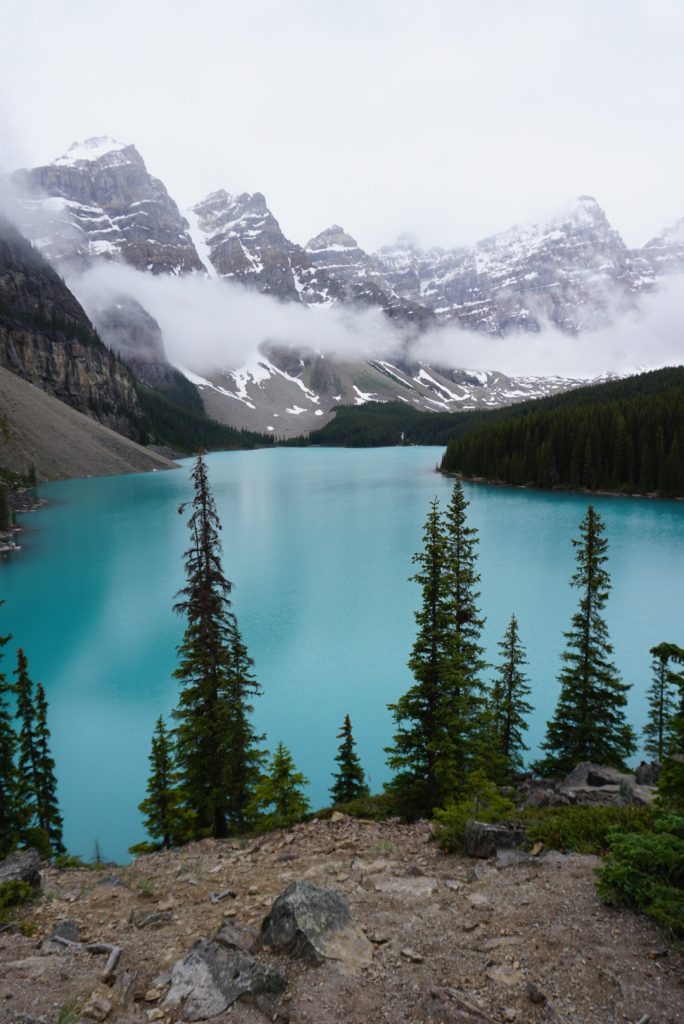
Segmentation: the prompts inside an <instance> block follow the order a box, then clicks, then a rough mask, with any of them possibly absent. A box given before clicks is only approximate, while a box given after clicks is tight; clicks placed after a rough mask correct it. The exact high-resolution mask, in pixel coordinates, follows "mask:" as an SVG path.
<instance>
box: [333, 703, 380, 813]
mask: <svg viewBox="0 0 684 1024" xmlns="http://www.w3.org/2000/svg"><path fill="white" fill-rule="evenodd" d="M337 739H338V740H342V742H341V743H340V745H339V747H338V750H337V756H336V758H335V761H336V762H337V764H338V765H339V771H337V772H336V773H335V774H334V775H333V779H334V783H333V785H332V787H331V789H330V796H331V797H332V799H333V803H336V804H346V803H349V801H350V800H356V799H357V798H358V797H360V796H368V794H369V793H370V790H369V789H368V786H367V785H366V777H365V775H364V772H363V768H362V767H361V762H360V761H359V756H358V754H357V753H356V751H355V750H354V747H355V746H356V743H355V742H354V737H353V736H352V725H351V720H350V718H349V715H345V716H344V723H343V725H342V729H341V731H340V732H339V733H338V734H337Z"/></svg>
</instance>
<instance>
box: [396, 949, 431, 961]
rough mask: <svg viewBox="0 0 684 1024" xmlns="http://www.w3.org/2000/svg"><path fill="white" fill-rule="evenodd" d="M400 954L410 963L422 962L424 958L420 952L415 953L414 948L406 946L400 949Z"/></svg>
mask: <svg viewBox="0 0 684 1024" xmlns="http://www.w3.org/2000/svg"><path fill="white" fill-rule="evenodd" d="M401 955H402V956H404V957H406V959H407V960H410V961H411V963H412V964H422V962H423V960H424V959H425V957H424V956H423V955H422V954H421V953H416V951H415V949H409V948H408V947H406V948H405V949H402V951H401Z"/></svg>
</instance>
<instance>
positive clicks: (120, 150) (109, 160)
mask: <svg viewBox="0 0 684 1024" xmlns="http://www.w3.org/2000/svg"><path fill="white" fill-rule="evenodd" d="M95 162H97V163H103V164H106V165H107V166H116V165H117V164H122V163H139V164H143V159H142V157H141V156H140V153H138V151H137V149H136V148H135V146H132V145H130V144H129V143H126V142H117V140H116V139H112V138H110V137H109V136H108V135H95V136H93V137H92V138H90V139H84V141H83V142H74V143H72V145H71V146H70V147H69V149H68V150H67V151H66V153H65V154H64V155H63V156H60V157H57V159H56V160H53V162H52V165H53V166H54V167H75V166H78V165H79V164H92V163H95ZM143 166H144V164H143Z"/></svg>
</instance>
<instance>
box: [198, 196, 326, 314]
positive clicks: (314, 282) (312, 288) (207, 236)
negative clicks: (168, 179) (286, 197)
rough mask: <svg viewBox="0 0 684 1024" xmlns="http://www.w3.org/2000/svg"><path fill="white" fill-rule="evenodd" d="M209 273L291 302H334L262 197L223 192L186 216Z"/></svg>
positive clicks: (205, 200) (321, 276)
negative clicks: (286, 235)
mask: <svg viewBox="0 0 684 1024" xmlns="http://www.w3.org/2000/svg"><path fill="white" fill-rule="evenodd" d="M188 218H189V219H190V221H191V225H192V228H191V230H192V236H193V238H194V240H195V245H196V247H197V250H198V252H199V253H200V254H201V256H202V259H203V260H204V264H205V266H206V268H207V271H208V272H209V273H210V274H212V275H214V276H218V277H225V278H228V279H230V280H233V281H239V282H240V283H241V284H246V285H248V286H249V287H254V288H257V289H258V290H259V291H260V292H264V293H265V294H267V295H274V296H275V297H276V298H279V299H284V300H288V301H290V302H304V303H306V304H307V305H318V304H319V303H322V302H329V301H331V298H330V295H329V287H330V281H329V280H328V278H327V276H326V275H325V274H321V273H319V272H318V271H317V269H316V267H315V266H314V264H313V262H312V261H311V259H310V258H309V256H308V254H307V253H306V252H305V251H304V249H303V248H302V247H301V246H300V245H296V244H295V243H294V242H291V241H290V240H289V238H286V237H285V235H284V234H283V232H282V230H281V228H280V224H279V223H278V221H277V220H276V219H275V217H274V216H273V214H272V213H271V211H270V210H269V208H268V206H267V205H266V199H265V198H264V196H263V195H262V194H261V192H254V193H253V194H250V193H248V192H243V193H241V194H240V195H237V196H234V195H230V193H228V192H226V191H225V190H224V189H220V190H219V191H218V192H212V193H211V195H208V196H207V197H206V198H205V199H203V200H202V201H201V202H200V203H197V205H196V206H193V207H192V208H191V209H190V210H189V211H188Z"/></svg>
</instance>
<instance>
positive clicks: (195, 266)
mask: <svg viewBox="0 0 684 1024" xmlns="http://www.w3.org/2000/svg"><path fill="white" fill-rule="evenodd" d="M13 177H14V182H15V184H16V185H17V186H18V187H19V189H20V190H21V191H22V193H23V194H24V196H25V198H24V199H23V201H22V202H21V203H20V204H19V206H18V217H19V223H20V227H21V228H22V230H23V231H24V233H25V234H26V235H27V236H28V237H29V238H31V239H36V240H40V247H41V250H42V252H43V254H44V255H45V256H46V257H47V258H48V259H49V260H50V262H51V263H53V264H54V263H58V264H71V265H73V264H76V265H80V266H85V265H87V264H88V263H89V262H90V260H92V259H93V258H94V257H97V258H103V257H104V258H106V259H121V260H123V261H125V262H126V263H130V264H131V265H132V266H134V267H136V268H137V269H138V270H148V271H151V272H152V273H153V274H159V273H173V274H180V273H187V272H189V271H193V270H194V271H202V270H203V266H202V263H201V261H200V259H199V256H198V255H197V252H196V250H195V247H194V245H193V242H192V240H191V238H190V236H189V234H188V224H187V221H186V220H185V219H184V218H183V217H182V216H181V214H180V211H179V209H178V207H177V206H176V204H175V203H174V201H173V199H171V197H170V196H169V194H168V192H167V191H166V188H165V187H164V185H163V184H162V182H161V181H159V180H158V179H157V178H153V177H152V176H151V175H150V174H149V173H148V171H147V168H146V167H145V163H144V161H143V159H142V157H141V156H140V154H139V153H138V151H137V149H136V148H135V146H127V145H124V144H123V143H119V142H115V141H114V140H112V139H109V138H106V137H103V138H93V139H88V140H86V141H85V142H83V143H75V144H74V145H73V146H72V147H71V148H70V149H69V151H68V152H67V153H66V154H65V155H64V156H62V157H60V158H59V159H57V160H55V161H54V162H53V163H51V164H47V165H46V166H44V167H34V168H33V169H32V170H23V171H17V172H15V174H14V176H13Z"/></svg>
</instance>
